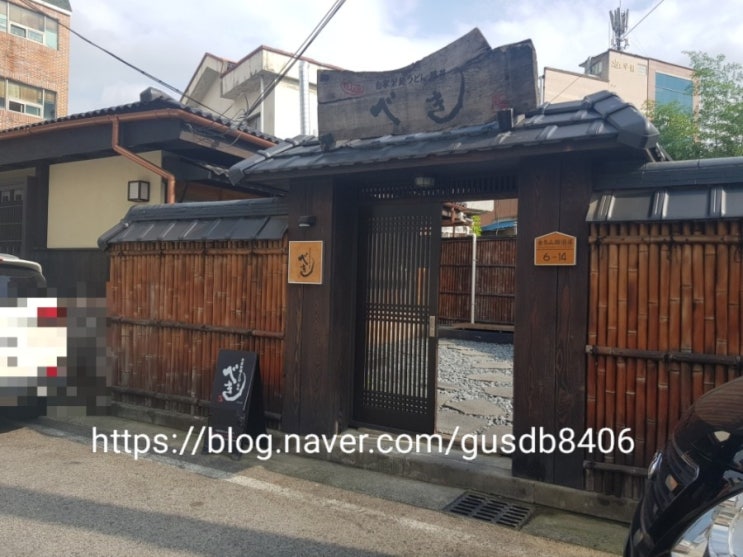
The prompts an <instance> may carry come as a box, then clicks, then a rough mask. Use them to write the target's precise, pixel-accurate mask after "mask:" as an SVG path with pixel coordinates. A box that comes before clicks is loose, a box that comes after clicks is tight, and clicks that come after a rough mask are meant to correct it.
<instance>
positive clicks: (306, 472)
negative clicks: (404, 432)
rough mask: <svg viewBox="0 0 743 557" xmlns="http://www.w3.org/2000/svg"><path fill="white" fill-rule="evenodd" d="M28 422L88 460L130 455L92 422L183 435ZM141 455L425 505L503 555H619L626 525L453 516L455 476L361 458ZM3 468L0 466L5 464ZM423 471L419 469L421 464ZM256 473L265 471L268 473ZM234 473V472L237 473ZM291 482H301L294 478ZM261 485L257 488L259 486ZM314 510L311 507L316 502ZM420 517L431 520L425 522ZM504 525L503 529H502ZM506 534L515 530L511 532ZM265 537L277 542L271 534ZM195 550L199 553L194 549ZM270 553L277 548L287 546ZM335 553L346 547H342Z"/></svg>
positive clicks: (61, 421) (569, 517)
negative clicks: (112, 447)
mask: <svg viewBox="0 0 743 557" xmlns="http://www.w3.org/2000/svg"><path fill="white" fill-rule="evenodd" d="M28 427H30V428H32V429H33V430H35V431H37V432H38V433H40V434H42V435H46V436H61V437H63V438H65V439H66V440H68V441H70V440H71V441H77V444H78V445H83V446H85V445H87V446H86V447H84V448H85V450H86V451H87V453H88V455H90V456H92V458H94V459H97V458H99V457H100V456H106V457H107V458H110V457H111V456H115V457H117V458H123V459H128V460H129V461H131V457H127V456H124V455H110V454H109V455H100V454H95V455H92V450H91V432H92V431H93V429H92V428H93V427H95V428H96V430H97V431H98V432H101V431H106V432H108V433H110V432H112V431H114V430H118V431H123V430H127V431H130V432H133V433H134V432H136V433H143V434H147V435H149V436H154V435H157V434H165V435H166V436H167V437H169V438H171V437H172V436H176V437H179V438H182V437H183V434H184V432H183V431H182V430H174V429H170V428H166V427H164V426H160V425H152V424H146V423H142V422H137V421H131V420H126V419H123V418H120V417H114V416H96V417H89V416H88V417H82V416H80V417H57V418H41V419H39V420H37V421H35V422H33V423H29V424H28ZM176 446H178V445H176ZM346 456H347V455H346ZM143 460H145V461H148V462H152V461H155V462H159V463H164V464H168V465H169V466H174V467H177V468H182V469H184V470H186V471H189V472H190V473H192V474H196V476H204V475H206V476H207V477H211V476H214V475H215V474H216V475H217V476H219V477H227V478H233V479H232V480H231V483H235V481H237V482H238V483H239V482H243V483H245V482H247V483H248V484H251V483H252V482H253V480H260V481H268V482H269V483H270V484H271V485H273V482H279V484H278V485H287V482H288V483H289V484H291V485H292V486H294V485H305V484H304V483H302V482H310V484H312V485H316V484H320V485H323V486H326V487H328V488H333V489H340V490H342V491H343V492H344V493H346V492H350V493H353V494H356V495H358V496H364V497H370V498H373V499H374V500H375V501H376V500H380V502H378V503H375V505H378V506H375V507H374V508H375V509H377V510H379V509H384V513H389V516H407V514H408V513H417V512H421V511H423V510H426V511H428V512H431V513H434V514H435V515H436V516H439V515H441V516H443V517H446V518H445V520H447V521H448V520H455V521H457V522H455V524H457V525H458V526H457V528H460V527H465V526H464V525H471V526H466V528H470V527H473V528H475V526H474V524H477V525H478V526H477V527H476V529H478V532H479V531H480V529H482V528H485V530H484V532H486V533H487V535H488V536H500V535H501V533H503V535H504V536H506V539H507V540H509V541H508V543H509V544H512V549H509V551H511V550H512V551H513V552H512V553H500V552H499V554H503V555H522V554H523V555H527V554H529V555H534V554H540V553H533V552H530V551H536V550H537V548H538V547H539V544H540V543H546V544H547V545H546V546H545V547H544V549H541V550H540V551H541V554H544V555H558V554H560V553H556V552H555V549H554V548H555V547H558V546H557V545H554V546H553V545H551V544H555V543H556V542H554V540H561V541H565V542H568V543H569V544H572V545H568V546H566V547H567V548H568V549H566V550H565V551H566V552H565V553H562V554H564V555H600V554H602V553H600V551H604V552H608V553H609V554H614V555H617V554H620V553H621V547H622V544H623V542H624V537H625V533H626V526H625V525H624V524H622V523H618V522H613V521H606V520H599V519H596V518H592V517H590V516H585V515H580V514H574V513H566V512H564V511H558V510H555V509H549V508H546V507H543V506H541V505H534V508H535V512H534V514H533V516H532V518H531V519H530V520H529V522H528V523H527V524H526V525H525V526H524V527H523V529H522V530H521V532H516V531H514V530H511V529H508V528H504V527H502V526H497V525H492V524H488V523H483V522H481V521H478V520H476V519H471V518H460V517H457V516H452V515H450V514H447V513H444V512H442V509H443V508H444V507H445V506H446V505H447V504H448V503H450V502H451V501H453V500H454V499H455V498H456V497H458V496H459V495H460V494H462V492H463V488H462V487H461V485H460V483H459V482H450V483H448V484H447V483H446V482H442V484H443V485H437V484H433V483H430V482H425V481H421V479H420V478H418V479H410V477H404V476H405V475H400V474H394V475H390V474H387V473H382V472H379V471H374V470H371V469H366V470H365V469H363V468H359V467H358V464H359V463H354V466H347V465H339V464H338V463H336V462H331V461H328V460H323V459H320V458H305V457H300V456H296V455H285V454H274V455H273V456H272V457H271V458H270V459H268V460H262V461H261V460H258V459H256V457H255V455H246V456H243V457H242V458H241V459H240V460H234V459H231V458H229V457H227V456H215V455H202V454H200V452H197V454H194V455H191V454H190V451H188V452H187V453H186V454H184V455H183V456H176V457H174V456H171V455H170V454H169V451H168V452H167V453H166V454H164V455H160V456H152V457H151V458H145V459H143ZM390 462H397V463H398V465H401V464H402V463H403V462H404V461H402V460H400V459H399V458H397V459H395V458H390ZM408 463H410V461H408ZM136 464H137V463H135V465H136ZM468 464H469V463H468ZM409 466H410V467H411V469H413V468H415V467H414V466H412V465H409ZM3 467H4V469H5V465H3ZM439 468H440V467H439ZM409 471H410V470H409ZM423 471H425V467H424V469H423ZM440 473H441V472H439V475H440ZM450 473H451V472H450ZM255 474H258V475H255ZM261 474H267V476H263V475H261ZM413 475H415V474H413ZM424 475H425V474H424ZM408 476H410V474H408ZM242 477H248V478H252V479H251V480H250V481H248V480H241V479H239V478H242ZM234 478H238V479H237V480H235V479H234ZM439 479H441V477H439ZM191 481H193V480H186V482H187V483H189V482H191ZM292 482H299V483H298V484H294V483H292ZM257 485H260V486H262V487H263V488H265V489H264V491H265V490H268V491H269V492H270V491H271V490H273V487H268V486H265V485H263V484H255V485H253V486H252V487H254V488H256V486H257ZM489 485H492V484H489ZM256 489H257V488H256ZM259 491H261V490H260V489H259ZM490 491H492V490H490ZM261 493H262V492H261ZM334 493H335V492H334ZM336 496H337V494H334V496H333V498H334V499H335V498H336ZM397 505H403V507H397ZM313 512H316V509H315V510H314V511H313ZM400 513H402V515H401V514H400ZM426 524H429V523H428V522H427V523H426ZM447 524H449V523H447ZM385 528H386V527H385ZM504 530H505V531H506V532H508V534H506V533H505V532H503V531H504ZM510 536H516V537H515V538H512V537H510ZM524 536H525V537H524ZM1 537H2V536H0V538H1ZM522 537H523V538H522ZM313 539H314V538H313ZM523 540H528V542H523ZM539 540H541V541H539ZM267 543H268V542H267ZM270 543H278V542H276V541H275V540H274V541H271V542H270ZM523 544H526V545H523ZM532 544H537V545H532ZM343 547H344V549H345V550H350V547H346V546H343ZM370 547H372V548H374V549H373V551H377V550H378V549H379V548H378V547H377V546H375V545H372V546H370ZM421 547H423V546H421ZM443 547H444V546H442V548H443ZM446 547H448V548H449V549H450V550H451V551H449V552H448V553H449V554H462V555H470V554H480V549H483V548H478V546H477V544H475V546H473V548H471V549H472V551H473V552H472V553H470V552H469V551H464V550H463V549H462V548H461V547H459V549H457V546H456V544H455V545H450V546H446ZM498 547H499V548H500V547H502V546H501V544H500V543H498ZM509 547H511V546H509ZM526 547H528V548H531V549H530V551H526V550H523V551H522V549H523V548H526ZM559 547H562V546H559ZM322 549H323V551H325V550H327V551H330V549H329V548H328V547H324V546H323V547H322ZM354 551H355V550H354ZM389 551H390V550H389V549H385V550H383V551H382V552H381V553H376V554H390V555H392V554H402V553H400V552H394V551H393V552H391V553H390V552H389ZM586 551H587V553H586ZM490 552H491V554H492V547H491V548H490ZM320 553H322V552H320ZM485 553H487V552H485ZM485 553H483V554H485ZM195 554H204V553H199V552H196V553H195ZM273 554H276V555H280V554H286V553H273ZM318 554H319V553H318ZM327 554H330V553H327ZM338 554H347V553H343V552H340V553H338ZM360 554H363V553H360ZM411 554H412V553H411ZM433 554H441V552H439V551H434V553H433Z"/></svg>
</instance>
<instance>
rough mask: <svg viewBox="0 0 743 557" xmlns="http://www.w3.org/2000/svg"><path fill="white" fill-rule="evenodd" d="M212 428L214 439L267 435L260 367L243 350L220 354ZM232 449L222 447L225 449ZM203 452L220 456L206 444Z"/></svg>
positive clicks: (213, 395) (210, 420)
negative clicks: (216, 437) (245, 435)
mask: <svg viewBox="0 0 743 557" xmlns="http://www.w3.org/2000/svg"><path fill="white" fill-rule="evenodd" d="M209 428H210V431H211V434H212V435H215V436H222V437H223V439H224V438H229V437H230V432H232V434H231V437H232V439H233V440H234V439H235V437H236V436H237V435H241V434H243V433H247V434H249V435H252V436H256V435H260V434H261V433H265V432H266V420H265V416H264V415H263V387H262V385H261V375H260V370H259V367H258V354H257V353H255V352H245V351H242V350H220V351H219V355H218V357H217V369H216V370H215V373H214V382H213V384H212V397H211V406H210V408H209ZM228 446H229V445H228V444H226V443H223V444H222V448H223V449H225V448H226V447H228ZM204 450H205V451H209V450H211V451H212V452H221V451H218V450H217V449H216V448H215V447H214V442H212V446H211V447H210V446H209V438H208V437H207V439H206V440H205V441H204Z"/></svg>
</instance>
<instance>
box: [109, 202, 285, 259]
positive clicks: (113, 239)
mask: <svg viewBox="0 0 743 557" xmlns="http://www.w3.org/2000/svg"><path fill="white" fill-rule="evenodd" d="M287 211H288V210H287V207H286V202H285V201H284V200H283V199H280V198H266V199H239V200H235V201H208V202H200V203H175V204H172V205H135V206H133V207H131V208H130V209H129V211H128V212H127V214H126V215H125V216H124V218H123V219H122V220H121V222H120V223H118V224H117V225H116V226H114V227H113V228H111V229H110V230H108V231H107V232H105V233H104V234H103V235H102V236H101V237H100V238H99V239H98V245H99V246H100V247H101V248H102V249H105V248H106V247H108V246H109V245H111V244H121V243H128V242H174V241H204V240H213V241H219V240H278V239H280V238H282V237H283V236H284V233H285V232H286V229H287V226H288V218H287Z"/></svg>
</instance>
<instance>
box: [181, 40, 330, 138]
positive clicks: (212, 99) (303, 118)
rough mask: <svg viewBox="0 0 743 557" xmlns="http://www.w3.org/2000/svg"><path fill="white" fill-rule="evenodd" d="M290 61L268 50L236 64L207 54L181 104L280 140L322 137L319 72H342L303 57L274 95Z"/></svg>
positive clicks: (257, 51) (287, 55) (260, 49)
mask: <svg viewBox="0 0 743 557" xmlns="http://www.w3.org/2000/svg"><path fill="white" fill-rule="evenodd" d="M291 58H292V55H291V54H290V53H288V52H284V51H281V50H278V49H275V48H270V47H267V46H260V47H258V48H256V49H255V50H254V51H252V52H251V53H250V54H248V55H247V56H245V57H244V58H242V59H241V60H239V61H237V62H233V61H231V60H227V59H225V58H220V57H219V56H215V55H213V54H210V53H206V54H204V57H203V58H202V60H201V62H200V63H199V66H198V67H197V68H196V71H195V72H194V75H193V77H192V78H191V81H190V82H189V84H188V86H187V87H186V91H185V95H184V96H183V98H182V99H181V102H182V103H183V104H185V105H186V106H189V107H192V108H198V109H201V110H208V111H210V112H213V113H216V114H219V115H222V116H225V117H227V118H230V119H232V120H234V121H243V122H245V123H247V125H248V126H250V127H251V128H253V129H255V130H257V131H260V132H263V133H267V134H271V135H274V136H277V137H280V138H291V137H295V136H297V135H317V70H318V69H330V70H337V69H339V68H337V67H335V66H330V65H327V64H322V63H320V62H317V61H315V60H312V59H310V58H305V57H301V58H300V59H299V60H298V61H297V62H296V63H295V64H294V65H293V66H291V68H290V70H289V71H288V72H287V74H286V76H284V77H283V78H282V79H281V80H280V81H279V82H278V83H277V84H275V86H274V87H273V89H271V87H272V86H273V85H274V83H273V82H274V80H276V78H277V77H278V76H279V75H280V74H281V73H282V70H283V69H284V67H285V66H286V65H287V63H289V62H290V61H291ZM248 111H250V113H248Z"/></svg>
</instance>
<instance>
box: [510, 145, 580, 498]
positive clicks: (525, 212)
mask: <svg viewBox="0 0 743 557" xmlns="http://www.w3.org/2000/svg"><path fill="white" fill-rule="evenodd" d="M589 162H590V161H588V160H587V159H583V158H581V157H579V156H576V157H570V156H565V155H562V156H560V157H552V158H544V159H540V160H538V161H537V160H535V161H533V163H532V164H529V165H525V166H524V167H523V168H524V170H523V171H522V173H521V174H520V175H519V185H518V196H519V197H518V200H519V203H518V206H519V209H518V223H519V233H518V245H517V250H516V253H517V256H516V315H515V322H516V332H515V335H514V434H515V435H516V440H517V442H518V440H519V438H521V437H522V436H524V435H527V434H530V433H531V432H532V428H536V432H537V434H539V431H540V428H542V429H541V431H543V432H544V433H549V434H551V435H554V436H555V438H556V440H557V441H558V442H559V440H560V438H559V435H560V430H561V429H563V428H568V429H569V430H572V431H573V432H574V434H575V441H576V442H577V440H578V439H580V437H581V436H582V435H583V433H584V431H585V407H586V388H585V377H586V363H585V360H586V358H585V345H586V334H587V308H588V281H589V273H588V263H589V257H588V255H589V254H588V226H587V225H586V222H585V218H586V211H587V209H588V203H589V200H590V195H591V172H590V166H589ZM552 231H560V232H562V233H565V234H569V235H571V236H575V237H576V238H577V248H578V249H577V255H576V264H575V265H574V266H565V267H562V266H559V267H551V266H548V267H536V266H535V265H534V239H535V238H536V237H537V236H541V235H543V234H546V233H549V232H552ZM538 441H539V440H538V438H537V446H536V450H535V451H534V452H529V453H518V454H515V455H514V458H513V461H512V467H513V469H512V472H513V474H514V475H515V476H520V477H526V478H531V479H535V480H539V481H545V482H550V483H556V484H561V485H565V486H569V487H574V488H580V489H582V488H583V469H582V464H583V451H581V450H577V449H576V450H574V451H569V452H567V453H564V452H562V451H561V450H560V448H559V446H556V447H555V448H554V449H553V450H552V451H550V452H547V451H540V448H539V445H538ZM563 446H565V445H563Z"/></svg>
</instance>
